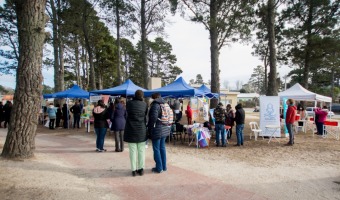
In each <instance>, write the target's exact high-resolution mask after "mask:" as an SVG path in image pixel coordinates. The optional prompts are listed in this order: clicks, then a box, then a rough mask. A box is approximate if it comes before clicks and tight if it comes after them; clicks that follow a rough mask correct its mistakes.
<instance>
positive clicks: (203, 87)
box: [197, 84, 219, 98]
mask: <svg viewBox="0 0 340 200" xmlns="http://www.w3.org/2000/svg"><path fill="white" fill-rule="evenodd" d="M197 89H198V90H199V91H202V92H203V93H204V95H205V96H207V97H209V98H214V97H218V96H219V95H218V94H217V93H212V92H211V89H210V88H208V87H207V86H206V85H204V84H203V85H201V87H199V88H197Z"/></svg>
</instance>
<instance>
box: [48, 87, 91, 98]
mask: <svg viewBox="0 0 340 200" xmlns="http://www.w3.org/2000/svg"><path fill="white" fill-rule="evenodd" d="M43 96H44V98H82V99H88V98H89V92H87V91H85V90H83V89H81V88H80V87H79V86H78V85H74V86H73V87H72V88H70V89H68V90H65V91H61V92H56V93H53V94H44V95H43Z"/></svg>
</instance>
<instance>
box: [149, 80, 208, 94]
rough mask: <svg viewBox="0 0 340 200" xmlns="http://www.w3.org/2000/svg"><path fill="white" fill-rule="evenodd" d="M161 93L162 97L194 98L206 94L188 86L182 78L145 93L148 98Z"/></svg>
mask: <svg viewBox="0 0 340 200" xmlns="http://www.w3.org/2000/svg"><path fill="white" fill-rule="evenodd" d="M156 92H157V93H160V94H161V96H162V97H173V98H178V97H193V96H203V95H204V92H202V91H200V90H197V89H195V88H193V87H191V86H190V85H188V84H187V83H186V82H185V81H184V79H183V78H182V77H179V78H178V79H177V80H175V81H174V82H172V83H170V84H168V85H166V86H164V87H161V88H157V89H154V90H148V91H146V92H144V95H145V96H146V97H149V96H151V95H152V94H153V93H156Z"/></svg>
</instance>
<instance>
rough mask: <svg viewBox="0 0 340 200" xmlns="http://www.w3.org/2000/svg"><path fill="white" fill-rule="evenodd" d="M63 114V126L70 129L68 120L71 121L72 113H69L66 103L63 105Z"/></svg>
mask: <svg viewBox="0 0 340 200" xmlns="http://www.w3.org/2000/svg"><path fill="white" fill-rule="evenodd" d="M61 110H62V112H63V121H64V122H63V126H64V128H68V119H69V116H70V113H69V111H68V109H67V104H66V103H64V104H63V107H62V109H61Z"/></svg>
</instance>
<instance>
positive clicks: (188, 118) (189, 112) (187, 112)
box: [185, 102, 192, 125]
mask: <svg viewBox="0 0 340 200" xmlns="http://www.w3.org/2000/svg"><path fill="white" fill-rule="evenodd" d="M185 114H186V115H187V120H188V125H190V124H192V109H191V107H190V102H189V103H188V105H187V110H186V111H185Z"/></svg>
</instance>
